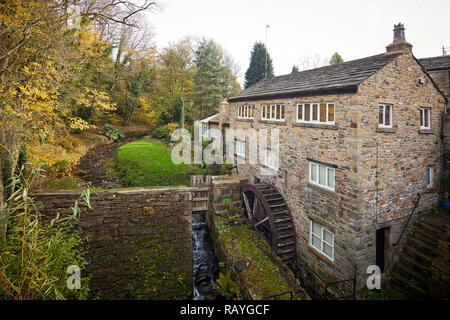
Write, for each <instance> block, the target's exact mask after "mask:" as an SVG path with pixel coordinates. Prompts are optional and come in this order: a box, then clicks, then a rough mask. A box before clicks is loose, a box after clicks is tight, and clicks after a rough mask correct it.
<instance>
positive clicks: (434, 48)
mask: <svg viewBox="0 0 450 320" xmlns="http://www.w3.org/2000/svg"><path fill="white" fill-rule="evenodd" d="M161 2H162V3H163V7H162V9H161V10H159V11H158V12H155V13H153V14H151V15H150V16H149V19H150V23H151V24H152V25H153V27H154V31H155V42H156V44H157V46H158V48H159V49H161V48H163V47H165V46H167V45H168V44H169V42H176V41H177V40H179V39H180V38H182V37H185V36H188V35H195V36H200V37H205V38H212V39H214V40H215V41H216V42H217V43H219V44H220V45H221V46H222V47H223V48H224V49H225V50H226V51H227V52H228V53H229V54H231V56H233V58H234V59H235V60H236V61H237V62H238V63H239V64H240V67H241V77H240V79H239V80H240V82H241V83H243V78H244V74H245V71H246V70H247V68H248V65H249V59H250V52H251V49H252V46H253V44H254V43H255V41H262V42H265V38H266V28H265V26H266V24H268V25H269V26H270V28H269V29H268V36H267V47H268V50H269V54H270V56H271V57H272V60H273V66H274V71H275V75H282V74H286V73H290V72H291V69H292V66H293V65H294V64H295V65H299V64H301V60H302V58H303V57H305V56H310V57H311V56H315V55H317V54H319V55H321V56H323V57H326V58H330V57H331V56H332V55H333V54H334V52H338V53H339V54H340V55H341V56H342V57H343V59H344V61H349V60H354V59H358V58H364V57H368V56H371V55H375V54H379V53H383V52H385V47H386V46H387V45H388V44H390V43H391V42H392V38H393V32H392V30H393V26H394V23H395V24H397V23H398V22H402V23H404V24H405V28H406V40H407V41H408V42H410V43H411V44H412V45H413V53H414V55H415V56H416V57H417V58H423V57H431V56H433V57H434V56H438V55H442V46H443V45H444V46H446V47H449V51H450V18H449V13H450V1H449V0H427V1H425V0H364V1H361V0H359V1H358V0H339V1H332V0H297V1H295V0H226V1H224V0H220V1H219V0H189V1H183V0H161Z"/></svg>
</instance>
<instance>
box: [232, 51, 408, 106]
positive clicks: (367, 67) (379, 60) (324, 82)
mask: <svg viewBox="0 0 450 320" xmlns="http://www.w3.org/2000/svg"><path fill="white" fill-rule="evenodd" d="M399 55H400V53H397V54H379V55H376V56H372V57H367V58H363V59H358V60H353V61H348V62H344V63H340V64H336V65H330V66H326V67H322V68H317V69H312V70H306V71H302V72H296V73H292V74H288V75H283V76H278V77H274V78H270V79H263V80H261V81H259V82H257V83H255V84H254V85H253V86H251V87H249V88H247V89H245V90H244V91H242V92H241V93H240V94H238V95H236V96H234V97H232V98H230V99H229V101H230V102H238V101H246V100H259V99H272V98H281V97H298V96H309V95H320V94H333V93H344V92H345V93H350V92H356V91H357V90H358V85H359V84H360V83H361V82H363V81H364V80H365V79H366V78H368V77H370V76H371V75H373V74H374V73H375V72H377V71H378V70H380V69H381V68H383V67H384V66H385V65H387V64H388V63H389V62H391V61H392V60H393V59H395V58H396V57H398V56H399Z"/></svg>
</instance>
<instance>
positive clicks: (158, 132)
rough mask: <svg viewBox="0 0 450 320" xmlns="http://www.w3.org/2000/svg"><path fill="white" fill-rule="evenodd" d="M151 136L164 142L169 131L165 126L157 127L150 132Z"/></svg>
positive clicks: (168, 135)
mask: <svg viewBox="0 0 450 320" xmlns="http://www.w3.org/2000/svg"><path fill="white" fill-rule="evenodd" d="M152 135H153V136H154V137H155V138H157V139H160V140H165V139H168V138H169V137H170V130H169V129H168V128H167V127H166V126H161V127H157V128H155V129H154V130H153V131H152Z"/></svg>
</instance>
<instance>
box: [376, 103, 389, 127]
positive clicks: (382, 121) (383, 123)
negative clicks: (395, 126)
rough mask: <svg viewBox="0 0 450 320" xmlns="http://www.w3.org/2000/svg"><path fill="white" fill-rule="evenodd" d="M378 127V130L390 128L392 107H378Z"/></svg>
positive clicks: (385, 105) (382, 105)
mask: <svg viewBox="0 0 450 320" xmlns="http://www.w3.org/2000/svg"><path fill="white" fill-rule="evenodd" d="M378 126H379V127H380V128H392V105H390V104H380V105H379V112H378Z"/></svg>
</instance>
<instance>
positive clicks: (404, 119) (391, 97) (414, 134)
mask: <svg viewBox="0 0 450 320" xmlns="http://www.w3.org/2000/svg"><path fill="white" fill-rule="evenodd" d="M418 78H424V79H426V80H425V84H419V83H418V82H417V80H416V79H418ZM356 99H357V103H358V112H359V117H360V119H361V120H360V122H359V123H358V129H357V130H358V135H359V137H360V139H359V141H358V144H359V160H360V162H359V165H358V166H357V168H356V170H357V172H358V174H359V175H360V177H361V186H360V188H361V189H360V197H359V198H360V201H361V203H360V206H359V208H360V212H361V215H362V216H363V220H362V225H361V228H362V229H361V231H362V232H361V234H360V237H359V239H358V244H357V251H358V261H357V262H358V265H359V266H361V268H362V269H360V271H361V273H363V272H365V270H364V267H367V266H368V265H371V264H375V261H376V259H375V252H376V251H375V231H376V229H380V228H390V229H389V231H388V239H387V241H386V242H387V245H386V248H385V250H386V251H385V252H386V253H387V259H388V261H387V262H388V266H387V268H388V269H389V264H390V262H392V261H390V260H391V259H390V258H392V253H393V250H394V248H393V246H392V243H393V242H396V241H397V239H398V237H399V234H400V232H401V231H402V229H403V227H404V224H405V220H406V217H407V216H408V214H410V212H411V210H412V208H413V206H414V204H413V201H414V200H416V199H417V194H420V195H421V200H420V202H419V205H418V207H417V209H416V211H415V216H418V215H420V214H421V213H427V211H428V209H429V208H430V206H431V205H433V204H435V203H436V202H437V201H438V198H439V189H438V188H439V175H440V174H441V167H442V162H441V161H442V160H441V159H442V142H441V138H440V135H441V132H442V127H441V119H442V115H443V113H444V111H445V99H444V97H443V96H442V95H441V94H440V93H439V92H438V91H437V90H436V89H435V87H434V86H433V84H432V82H431V81H430V79H429V77H428V76H427V75H426V74H425V73H424V72H423V70H422V68H421V67H420V66H419V65H418V64H417V63H416V61H415V60H414V58H413V57H412V56H411V55H409V54H404V55H402V56H400V57H398V58H396V59H395V60H394V61H393V62H391V63H390V64H388V65H387V66H386V67H384V68H383V69H382V70H380V71H379V72H377V73H376V74H375V75H373V76H372V77H370V78H369V79H367V80H366V81H364V82H363V83H362V84H361V86H360V88H359V91H358V94H357V98H356ZM379 103H387V104H392V106H393V120H392V122H393V129H388V130H380V129H378V112H377V110H378V104H379ZM421 107H426V108H430V109H431V129H429V130H421V129H420V111H419V110H420V108H421ZM428 166H430V167H432V171H433V174H432V187H431V188H428V187H427V167H428Z"/></svg>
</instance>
